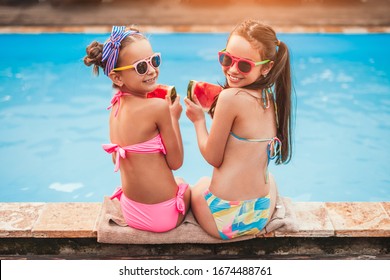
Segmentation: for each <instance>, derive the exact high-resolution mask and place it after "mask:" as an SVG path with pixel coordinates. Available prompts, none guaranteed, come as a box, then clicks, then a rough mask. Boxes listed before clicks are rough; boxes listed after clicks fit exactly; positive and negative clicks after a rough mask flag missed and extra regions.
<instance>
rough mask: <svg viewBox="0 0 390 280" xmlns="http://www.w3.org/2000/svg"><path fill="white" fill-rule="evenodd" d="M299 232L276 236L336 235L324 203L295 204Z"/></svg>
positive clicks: (276, 233) (277, 233) (278, 233)
mask: <svg viewBox="0 0 390 280" xmlns="http://www.w3.org/2000/svg"><path fill="white" fill-rule="evenodd" d="M293 208H294V211H295V215H296V222H297V224H298V227H299V231H298V232H291V233H280V232H278V231H276V232H275V236H277V237H278V236H280V237H282V236H286V237H287V236H291V237H294V236H295V237H327V236H333V235H334V228H333V225H332V222H331V220H330V218H329V216H328V213H327V210H326V207H325V203H324V202H294V203H293Z"/></svg>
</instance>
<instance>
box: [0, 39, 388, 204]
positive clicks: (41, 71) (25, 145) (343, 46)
mask: <svg viewBox="0 0 390 280" xmlns="http://www.w3.org/2000/svg"><path fill="white" fill-rule="evenodd" d="M106 37H107V34H39V35H36V34H2V35H0V43H1V46H2V58H1V61H0V135H1V137H0V179H1V180H0V201H3V202H19V201H20V202H28V201H42V202H58V201H70V202H79V201H91V202H100V201H102V199H103V196H105V195H109V194H111V192H112V191H113V189H114V188H115V187H116V186H117V185H119V183H120V180H119V174H118V173H114V172H113V166H112V161H111V157H110V156H109V155H108V154H106V153H105V152H104V151H103V150H102V148H101V144H102V143H107V142H108V141H109V139H108V111H106V107H107V106H108V104H109V101H110V98H111V82H110V80H109V79H107V78H106V77H105V76H104V75H102V76H100V77H94V76H93V75H92V74H91V70H92V69H91V68H88V67H86V66H84V64H83V62H82V58H83V56H84V55H85V47H86V46H87V44H88V43H90V42H91V41H92V40H95V39H97V40H99V41H104V40H105V38H106ZM226 37H227V34H150V40H151V42H152V44H153V46H154V49H155V51H159V52H161V53H162V55H163V64H162V67H161V75H160V79H159V82H160V83H163V84H171V85H175V86H176V88H177V90H178V92H179V94H181V95H182V96H184V95H185V94H186V87H187V84H188V81H189V80H191V79H194V80H200V81H208V82H212V83H217V82H223V76H222V74H221V71H220V67H219V65H218V62H217V59H216V53H217V51H218V50H220V49H222V48H223V47H224V46H225V42H226ZM279 37H280V39H281V40H283V41H285V42H286V43H287V44H288V45H289V46H290V49H291V55H292V68H293V74H294V85H295V91H296V97H297V110H296V121H295V138H294V155H293V159H292V161H291V163H290V164H288V165H285V166H284V165H282V166H275V165H273V164H271V167H270V168H271V171H272V172H273V173H274V175H275V177H276V180H277V182H278V185H279V189H280V192H281V194H282V195H285V196H289V197H291V198H292V199H293V200H296V201H390V164H389V159H388V158H389V155H390V140H389V139H390V66H389V65H390V56H389V55H388V51H387V47H386V46H389V45H390V34H365V35H341V34H280V35H279ZM180 125H181V128H182V133H183V138H184V146H185V161H184V165H183V167H182V168H181V169H180V170H179V171H177V172H175V174H176V175H177V176H181V177H184V178H185V179H186V180H187V181H188V182H190V183H191V184H193V183H195V182H196V181H197V180H198V178H199V177H201V176H204V175H211V171H212V169H211V167H209V166H208V165H207V164H206V162H205V161H204V160H203V159H202V157H201V155H200V153H199V152H198V148H197V144H196V138H195V132H194V129H193V126H192V124H191V123H190V122H189V121H188V120H187V118H186V116H185V114H184V112H183V115H182V118H181V121H180Z"/></svg>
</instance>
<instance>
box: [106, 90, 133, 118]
mask: <svg viewBox="0 0 390 280" xmlns="http://www.w3.org/2000/svg"><path fill="white" fill-rule="evenodd" d="M128 95H132V94H131V93H128V92H123V91H121V90H118V92H117V93H115V95H114V96H113V97H112V99H111V105H110V106H108V107H107V110H110V109H111V108H112V107H113V106H114V105H115V104H116V103H118V107H117V108H116V111H115V117H116V116H117V115H118V111H119V107H120V105H121V97H122V96H128Z"/></svg>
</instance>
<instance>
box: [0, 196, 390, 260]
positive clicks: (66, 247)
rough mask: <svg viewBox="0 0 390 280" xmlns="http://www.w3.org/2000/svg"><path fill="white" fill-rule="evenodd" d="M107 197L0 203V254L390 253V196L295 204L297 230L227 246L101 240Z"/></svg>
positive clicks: (383, 255) (140, 256) (385, 255)
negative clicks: (375, 199) (389, 199)
mask: <svg viewBox="0 0 390 280" xmlns="http://www.w3.org/2000/svg"><path fill="white" fill-rule="evenodd" d="M101 206H102V203H72V202H69V203H68V202H66V203H39V202H37V203H0V217H1V218H0V259H14V258H17V259H20V258H27V259H42V258H43V259H46V258H48V259H51V258H64V259H78V258H82V259H88V258H98V259H99V258H103V259H107V258H108V259H118V258H119V259H123V258H125V259H127V258H131V259H133V258H136V259H137V258H138V259H150V258H165V259H169V258H192V259H195V258H202V259H205V258H206V259H207V258H214V259H216V258H217V259H218V258H252V259H253V258H261V259H268V258H271V259H272V258H273V259H275V258H276V259H277V258H282V259H290V258H291V259H302V258H303V259H307V258H311V259H313V258H314V259H318V258H320V259H322V258H325V259H334V258H343V259H345V258H346V259H350V258H363V259H365V258H368V259H378V258H379V259H390V202H293V207H294V210H295V214H296V216H297V220H298V224H299V231H298V232H294V233H283V234H280V233H270V234H267V235H266V236H265V237H259V238H255V239H251V240H246V241H240V242H233V243H226V244H225V243H224V244H160V245H159V244H156V245H150V244H145V245H135V244H126V245H121V244H101V243H97V232H96V225H97V221H98V219H99V214H100V210H101Z"/></svg>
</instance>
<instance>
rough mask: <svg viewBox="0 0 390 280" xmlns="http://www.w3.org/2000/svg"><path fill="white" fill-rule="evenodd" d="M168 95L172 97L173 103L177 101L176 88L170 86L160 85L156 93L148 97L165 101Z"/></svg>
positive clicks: (153, 92) (150, 93)
mask: <svg viewBox="0 0 390 280" xmlns="http://www.w3.org/2000/svg"><path fill="white" fill-rule="evenodd" d="M167 94H169V95H170V96H171V100H172V102H174V101H175V99H176V96H177V93H176V88H175V86H168V85H161V84H159V85H157V88H156V89H155V90H154V91H152V92H149V93H148V95H147V97H148V98H155V97H157V98H162V99H164V98H165V96H166V95H167Z"/></svg>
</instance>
